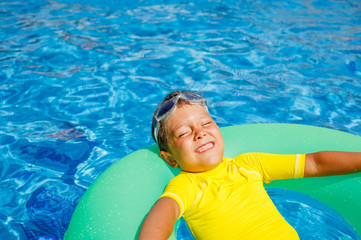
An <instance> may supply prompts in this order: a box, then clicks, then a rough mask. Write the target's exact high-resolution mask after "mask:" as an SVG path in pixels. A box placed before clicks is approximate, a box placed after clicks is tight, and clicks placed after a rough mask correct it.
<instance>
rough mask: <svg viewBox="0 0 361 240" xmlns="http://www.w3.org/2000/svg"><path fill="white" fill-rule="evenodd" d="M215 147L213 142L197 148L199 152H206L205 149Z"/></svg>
mask: <svg viewBox="0 0 361 240" xmlns="http://www.w3.org/2000/svg"><path fill="white" fill-rule="evenodd" d="M212 147H213V143H207V144H206V145H204V146H202V147H200V148H198V149H197V152H198V153H201V152H204V151H207V150H208V149H210V148H212Z"/></svg>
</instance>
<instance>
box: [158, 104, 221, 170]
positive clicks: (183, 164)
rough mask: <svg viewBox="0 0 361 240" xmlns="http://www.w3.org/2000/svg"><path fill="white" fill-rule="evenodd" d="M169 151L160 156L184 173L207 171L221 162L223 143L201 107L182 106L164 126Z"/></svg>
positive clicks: (196, 105) (195, 105) (216, 127)
mask: <svg viewBox="0 0 361 240" xmlns="http://www.w3.org/2000/svg"><path fill="white" fill-rule="evenodd" d="M165 129H166V133H167V141H168V147H169V152H167V151H161V153H160V155H161V157H162V158H163V159H164V160H165V161H166V162H167V163H168V164H169V165H170V166H172V167H177V166H179V167H180V168H181V169H182V170H183V171H187V172H203V171H208V170H211V169H213V168H215V167H216V166H218V164H220V163H221V162H222V159H223V152H224V142H223V137H222V135H221V132H220V131H219V127H218V126H217V124H216V123H215V122H214V121H213V119H212V118H211V116H210V115H209V113H208V112H207V110H206V109H205V108H204V107H202V106H201V105H198V104H194V105H189V104H182V105H178V106H177V108H176V109H175V110H174V111H173V112H172V113H171V115H170V117H169V119H168V120H167V121H166V123H165Z"/></svg>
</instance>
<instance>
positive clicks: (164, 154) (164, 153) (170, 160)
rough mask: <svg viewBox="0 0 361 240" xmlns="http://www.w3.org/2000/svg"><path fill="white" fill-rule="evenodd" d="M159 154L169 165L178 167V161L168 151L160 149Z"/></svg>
mask: <svg viewBox="0 0 361 240" xmlns="http://www.w3.org/2000/svg"><path fill="white" fill-rule="evenodd" d="M159 155H160V157H161V158H163V160H164V161H165V162H166V163H168V165H169V166H171V167H173V168H176V167H178V163H177V162H176V161H175V160H174V159H173V158H172V155H171V154H170V153H169V152H167V151H161V152H160V154H159Z"/></svg>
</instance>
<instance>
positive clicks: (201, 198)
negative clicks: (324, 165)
mask: <svg viewBox="0 0 361 240" xmlns="http://www.w3.org/2000/svg"><path fill="white" fill-rule="evenodd" d="M304 166H305V155H303V154H297V155H279V154H266V153H245V154H241V155H239V156H238V157H236V158H233V159H230V158H223V162H222V163H221V164H219V165H218V166H217V167H216V168H214V169H212V170H210V171H207V172H201V173H189V172H184V171H182V172H180V174H179V175H178V176H176V177H175V178H173V179H172V180H171V181H170V182H169V183H168V185H167V187H166V189H165V191H164V193H163V194H162V195H161V197H170V198H173V199H174V200H175V201H177V203H178V205H179V208H180V215H179V217H181V216H183V217H184V219H185V221H186V222H187V224H188V226H189V228H190V230H191V232H192V234H193V236H194V237H195V238H196V239H207V240H212V239H216V240H219V239H222V240H226V239H232V240H235V239H242V240H246V239H251V240H261V239H264V240H269V239H278V240H279V239H285V240H292V239H299V237H298V235H297V232H296V231H295V230H294V229H293V228H292V226H291V225H289V224H288V223H287V222H286V220H284V218H283V217H282V216H281V214H280V213H279V212H278V210H277V209H276V207H275V206H274V204H273V203H272V200H271V199H270V198H269V196H268V194H267V192H266V190H265V189H264V187H263V182H266V183H269V182H271V181H272V180H276V179H286V178H302V177H303V175H304Z"/></svg>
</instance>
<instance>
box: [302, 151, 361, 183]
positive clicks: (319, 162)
mask: <svg viewBox="0 0 361 240" xmlns="http://www.w3.org/2000/svg"><path fill="white" fill-rule="evenodd" d="M359 171H361V152H337V151H322V152H315V153H309V154H306V162H305V174H304V176H305V177H317V176H330V175H341V174H348V173H355V172H359Z"/></svg>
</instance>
